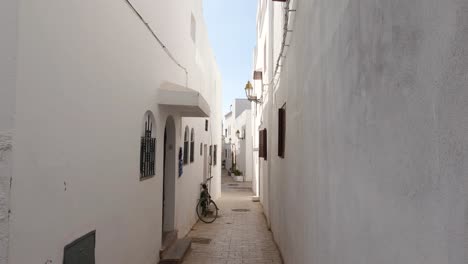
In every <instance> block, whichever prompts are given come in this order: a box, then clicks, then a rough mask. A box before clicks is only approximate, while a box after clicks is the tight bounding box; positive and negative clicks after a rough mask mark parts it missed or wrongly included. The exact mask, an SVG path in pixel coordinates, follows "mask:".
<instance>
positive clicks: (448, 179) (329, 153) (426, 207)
mask: <svg viewBox="0 0 468 264" xmlns="http://www.w3.org/2000/svg"><path fill="white" fill-rule="evenodd" d="M261 2H263V1H261ZM266 2H268V3H271V2H270V1H266ZM295 2H296V4H295V5H294V6H293V8H294V9H297V12H296V13H295V14H296V20H295V23H294V28H293V30H294V31H293V33H292V40H291V42H290V45H291V46H290V48H289V49H288V53H287V59H286V61H285V62H284V64H283V67H282V73H281V80H280V84H279V87H278V88H277V89H273V88H271V87H269V92H268V93H269V95H268V96H267V99H266V100H267V102H266V103H265V104H263V105H262V109H263V113H264V114H263V117H262V118H263V119H264V120H267V119H268V115H270V116H271V117H272V118H271V119H270V120H271V122H270V123H266V122H265V121H264V122H263V124H264V125H266V127H267V128H268V129H269V130H268V131H269V133H268V137H269V145H268V152H269V161H268V163H269V166H270V170H269V172H270V173H269V174H268V177H270V185H268V184H267V185H266V187H263V189H264V190H265V191H266V192H264V193H263V195H264V197H263V198H262V202H263V203H264V206H265V207H266V208H267V210H269V212H268V218H269V222H270V223H271V227H272V231H273V233H274V236H275V239H276V241H277V242H278V244H279V247H280V249H281V252H282V254H283V257H284V260H285V263H288V264H289V263H291V264H292V263H294V264H296V263H317V264H362V263H379V264H396V263H399V264H406V263H413V264H423V263H424V264H440V263H447V264H460V263H468V258H467V257H468V254H467V252H468V248H467V246H468V245H467V243H466V241H467V237H468V236H467V230H468V226H467V223H468V222H467V216H466V212H467V211H468V210H467V193H468V192H467V185H466V181H467V172H468V154H467V153H468V152H467V151H468V129H467V128H468V89H467V86H468V78H467V76H468V75H467V72H468V53H467V43H468V31H467V28H468V2H466V1H456V0H447V1H436V0H415V1H397V0H390V1H388V0H379V1H345V0H343V1H306V0H302V1H301V0H298V1H295ZM273 5H275V8H274V13H272V14H273V15H274V18H275V20H281V19H282V16H283V14H282V9H281V8H282V7H283V6H282V4H280V3H274V4H273ZM270 12H273V10H270ZM270 23H272V24H271V25H273V22H272V21H271V20H270ZM275 24H276V23H275ZM280 24H281V23H280ZM265 29H266V30H268V27H266V28H265ZM265 29H264V30H265ZM274 30H275V31H274V35H275V36H278V35H279V34H281V32H282V26H275V27H274ZM264 34H265V33H263V35H264ZM271 34H272V32H269V33H268V34H267V36H266V37H267V39H268V38H269V37H268V36H269V35H270V38H271V36H272V35H271ZM264 37H265V36H259V43H258V44H257V47H258V48H259V49H261V48H262V47H263V41H264V39H263V38H264ZM274 45H275V46H276V47H277V46H278V45H279V43H278V42H277V41H275V44H274ZM267 49H268V53H267V54H273V51H272V49H270V47H269V46H268V45H267ZM262 53H263V51H258V52H257V54H262ZM259 57H261V56H259ZM271 58H276V57H275V56H271ZM260 64H263V61H262V59H257V64H256V65H257V67H258V65H260ZM269 65H270V69H269V70H271V67H272V66H273V63H271V64H269ZM257 87H258V86H257ZM284 103H286V115H287V118H286V120H287V121H286V122H287V132H286V157H285V159H284V160H283V159H280V158H279V157H278V156H277V154H276V153H277V135H278V134H277V133H278V132H277V115H278V112H277V111H278V108H280V107H281V106H282V105H283V104H284ZM260 114H261V112H260ZM259 118H260V117H259ZM257 124H258V123H257ZM254 129H255V128H254ZM260 163H266V162H264V161H260ZM264 177H266V176H264Z"/></svg>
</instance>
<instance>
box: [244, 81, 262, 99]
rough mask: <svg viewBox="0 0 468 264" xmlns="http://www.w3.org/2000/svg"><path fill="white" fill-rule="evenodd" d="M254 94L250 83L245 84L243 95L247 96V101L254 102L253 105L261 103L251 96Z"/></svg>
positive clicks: (254, 96)
mask: <svg viewBox="0 0 468 264" xmlns="http://www.w3.org/2000/svg"><path fill="white" fill-rule="evenodd" d="M253 93H254V90H253V86H252V84H251V83H250V81H248V82H247V84H246V85H245V95H246V96H247V99H248V100H249V101H250V102H255V103H257V104H258V103H260V104H261V103H262V99H261V98H257V96H256V95H254V94H253Z"/></svg>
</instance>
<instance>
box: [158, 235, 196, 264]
mask: <svg viewBox="0 0 468 264" xmlns="http://www.w3.org/2000/svg"><path fill="white" fill-rule="evenodd" d="M191 245H192V240H191V239H190V238H181V239H177V230H174V231H170V232H164V234H163V244H162V247H161V250H160V251H159V258H160V261H159V264H180V263H182V262H183V261H184V257H185V255H186V254H187V252H188V251H189V250H190V247H191Z"/></svg>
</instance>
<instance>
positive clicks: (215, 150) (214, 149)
mask: <svg viewBox="0 0 468 264" xmlns="http://www.w3.org/2000/svg"><path fill="white" fill-rule="evenodd" d="M217 161H218V145H214V148H213V166H216V163H217Z"/></svg>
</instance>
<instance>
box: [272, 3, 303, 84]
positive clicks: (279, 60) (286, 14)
mask: <svg viewBox="0 0 468 264" xmlns="http://www.w3.org/2000/svg"><path fill="white" fill-rule="evenodd" d="M296 1H297V0H296ZM290 5H291V0H287V1H286V3H285V4H284V6H285V8H284V23H283V40H282V42H281V49H280V53H279V55H278V58H277V60H276V66H275V71H274V73H273V76H272V78H271V80H270V82H268V83H267V84H266V85H273V87H276V85H277V84H278V80H279V74H280V73H281V70H280V69H281V67H282V64H281V63H282V62H283V61H284V59H285V58H286V51H287V50H286V47H289V44H287V43H286V41H287V38H288V35H289V34H290V33H292V32H293V30H292V29H290V27H289V21H290V17H291V12H296V9H290Z"/></svg>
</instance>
